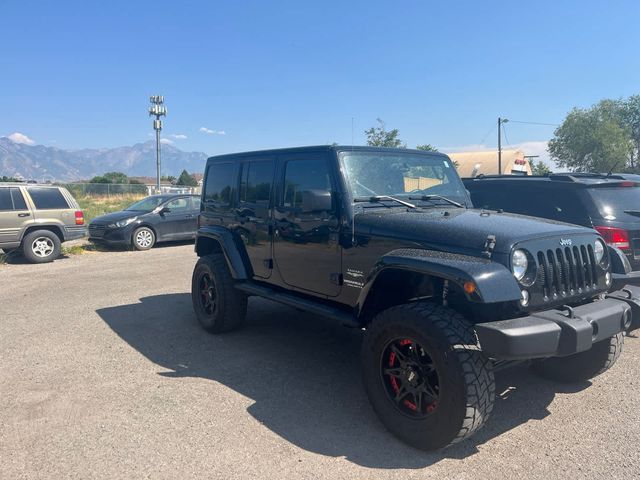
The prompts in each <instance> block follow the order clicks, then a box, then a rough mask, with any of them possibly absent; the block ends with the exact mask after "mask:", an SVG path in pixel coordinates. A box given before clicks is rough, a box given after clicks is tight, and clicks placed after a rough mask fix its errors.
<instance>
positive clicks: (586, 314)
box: [475, 287, 640, 360]
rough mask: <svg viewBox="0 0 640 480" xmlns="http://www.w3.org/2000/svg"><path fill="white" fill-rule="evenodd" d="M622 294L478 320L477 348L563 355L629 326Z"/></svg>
mask: <svg viewBox="0 0 640 480" xmlns="http://www.w3.org/2000/svg"><path fill="white" fill-rule="evenodd" d="M631 288H635V287H631ZM637 294H638V305H637V308H638V314H639V315H638V317H639V318H636V319H635V321H640V288H638V289H637ZM626 295H627V294H626V293H625V292H622V291H617V292H613V293H611V294H610V295H608V296H607V298H605V299H604V300H600V301H597V302H592V303H588V304H585V305H581V306H579V307H573V308H566V309H564V310H561V309H552V310H545V311H542V312H536V313H533V314H531V315H529V316H527V317H521V318H513V319H509V320H498V321H496V322H487V323H479V324H477V325H476V326H475V329H476V334H477V335H478V340H479V342H480V348H481V349H482V351H483V352H484V353H485V354H486V355H487V356H489V357H492V358H495V359H499V360H526V359H532V358H547V357H563V356H567V355H573V354H574V353H578V352H583V351H585V350H589V349H590V348H591V346H592V345H593V344H594V343H596V342H599V341H601V340H605V339H607V338H609V337H612V336H613V335H616V334H618V333H620V332H623V331H625V330H626V329H628V328H629V325H630V324H631V323H632V307H631V306H630V304H629V302H628V301H627V300H625V299H624V298H621V297H624V296H626ZM634 313H635V312H634Z"/></svg>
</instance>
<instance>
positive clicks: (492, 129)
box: [480, 125, 496, 145]
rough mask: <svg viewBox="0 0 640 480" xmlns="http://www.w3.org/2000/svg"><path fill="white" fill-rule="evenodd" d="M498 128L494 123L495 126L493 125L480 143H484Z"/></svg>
mask: <svg viewBox="0 0 640 480" xmlns="http://www.w3.org/2000/svg"><path fill="white" fill-rule="evenodd" d="M495 129H496V126H495V125H494V126H493V127H491V130H489V131H488V132H487V133H486V134H485V136H484V137H482V140H480V145H484V141H485V140H486V139H487V137H488V136H489V135H491V134H492V133H493V131H494V130H495Z"/></svg>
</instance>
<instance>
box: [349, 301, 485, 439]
mask: <svg viewBox="0 0 640 480" xmlns="http://www.w3.org/2000/svg"><path fill="white" fill-rule="evenodd" d="M362 370H363V379H364V385H365V389H366V391H367V395H368V396H369V400H370V401H371V404H372V405H373V408H374V410H375V411H376V413H377V414H378V416H379V417H380V420H381V421H382V423H383V424H384V425H385V426H386V427H387V429H389V430H390V431H391V432H392V433H393V434H395V435H396V436H397V437H399V438H400V439H401V440H403V441H404V442H406V443H408V444H409V445H412V446H413V447H416V448H420V449H423V450H433V449H437V448H442V447H445V446H447V445H450V444H452V443H457V442H459V441H461V440H463V439H465V438H467V437H469V436H471V435H472V434H473V433H474V432H476V431H477V430H478V429H479V428H480V427H481V426H482V425H483V424H484V423H485V422H486V421H487V419H488V418H489V416H490V414H491V410H492V409H493V402H494V397H495V383H494V377H493V371H492V365H491V362H490V360H489V359H488V358H487V357H485V356H484V355H483V354H482V352H481V351H480V350H479V349H478V342H477V338H476V335H475V331H474V329H473V326H472V325H471V324H470V323H469V322H467V321H466V320H465V319H464V317H462V316H461V315H460V314H458V313H457V312H455V311H453V310H450V309H448V308H445V307H442V306H440V305H435V304H431V303H428V302H414V303H408V304H404V305H399V306H396V307H392V308H389V309H388V310H385V311H383V312H382V313H380V314H378V315H377V316H376V317H375V318H374V319H373V321H372V323H371V325H370V326H369V327H368V328H367V331H366V334H365V338H364V342H363V345H362Z"/></svg>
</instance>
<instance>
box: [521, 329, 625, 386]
mask: <svg viewBox="0 0 640 480" xmlns="http://www.w3.org/2000/svg"><path fill="white" fill-rule="evenodd" d="M623 346H624V335H623V334H622V333H619V334H617V335H614V336H613V337H610V338H608V339H606V340H602V341H600V342H598V343H594V344H593V345H592V346H591V348H590V349H589V350H586V351H584V352H580V353H576V354H575V355H570V356H568V357H553V358H547V359H544V360H538V361H536V362H535V363H534V364H533V365H532V368H533V371H534V372H535V373H537V374H538V375H540V376H541V377H544V378H548V379H550V380H556V381H559V382H566V383H570V382H581V381H584V380H589V379H590V378H593V377H595V376H597V375H600V374H601V373H603V372H605V371H607V370H609V369H610V368H611V367H613V365H614V364H615V363H616V361H617V360H618V357H619V356H620V353H622V347H623Z"/></svg>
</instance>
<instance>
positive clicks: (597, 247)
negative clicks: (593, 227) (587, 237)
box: [593, 238, 606, 263]
mask: <svg viewBox="0 0 640 480" xmlns="http://www.w3.org/2000/svg"><path fill="white" fill-rule="evenodd" d="M605 248H606V247H605V246H604V243H603V242H602V240H600V239H599V238H598V239H596V241H595V243H594V244H593V253H594V255H595V256H596V262H597V263H602V260H603V259H604V250H605Z"/></svg>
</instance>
